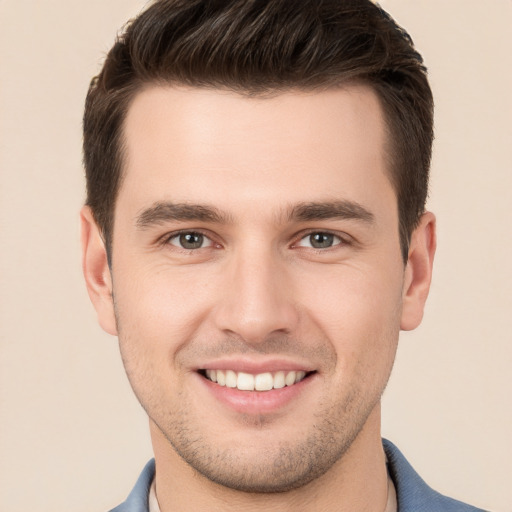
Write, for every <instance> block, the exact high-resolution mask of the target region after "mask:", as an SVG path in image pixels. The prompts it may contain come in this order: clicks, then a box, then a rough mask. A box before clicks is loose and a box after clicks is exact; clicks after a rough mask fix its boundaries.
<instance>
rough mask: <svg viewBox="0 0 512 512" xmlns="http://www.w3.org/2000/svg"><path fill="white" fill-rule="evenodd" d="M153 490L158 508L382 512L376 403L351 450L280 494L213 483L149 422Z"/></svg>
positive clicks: (382, 475)
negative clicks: (307, 480)
mask: <svg viewBox="0 0 512 512" xmlns="http://www.w3.org/2000/svg"><path fill="white" fill-rule="evenodd" d="M150 428H151V438H152V443H153V449H154V452H155V460H156V493H157V497H158V502H159V505H160V509H161V512H169V511H173V512H184V511H189V510H208V511H210V512H217V511H219V512H220V511H222V512H231V511H233V512H234V511H237V512H257V511H266V510H268V508H269V507H270V508H271V510H273V511H276V512H287V511H293V512H303V511H304V512H305V511H308V512H314V511H322V512H324V511H325V512H329V511H333V512H334V511H336V512H360V511H361V512H362V511H363V510H364V511H372V512H383V511H384V510H385V507H386V501H387V488H388V487H387V471H386V464H385V455H384V451H383V448H382V442H381V434H380V405H377V406H376V407H375V409H374V410H373V411H372V413H371V414H370V416H369V417H368V420H367V422H366V424H365V426H364V427H363V429H362V430H361V431H360V433H359V435H358V436H357V437H356V439H355V440H354V441H353V443H352V444H351V446H350V448H349V449H348V450H347V452H346V453H345V454H344V455H343V457H342V458H341V459H340V460H338V461H337V462H336V463H335V464H334V465H333V466H332V467H331V468H330V469H329V470H328V471H327V472H326V473H325V474H324V475H322V476H320V477H319V478H317V479H315V480H313V481H312V482H310V483H309V484H307V485H304V486H303V487H300V488H298V489H294V490H291V491H287V492H282V493H269V494H264V493H246V492H241V491H237V490H233V489H230V488H227V487H224V486H222V485H218V484H216V483H214V482H211V481H210V480H208V479H207V478H205V477H204V476H203V475H201V474H199V473H198V472H197V471H195V470H194V469H193V468H192V467H191V466H190V465H189V464H187V463H186V462H185V461H184V460H183V459H182V458H181V457H180V456H179V455H178V454H177V453H176V452H175V451H174V449H173V448H172V446H171V445H170V444H169V442H168V441H167V439H166V438H165V437H164V436H163V434H162V433H161V431H160V430H159V429H158V427H156V425H154V424H153V423H151V425H150Z"/></svg>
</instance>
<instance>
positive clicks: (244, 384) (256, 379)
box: [201, 370, 312, 391]
mask: <svg viewBox="0 0 512 512" xmlns="http://www.w3.org/2000/svg"><path fill="white" fill-rule="evenodd" d="M309 373H312V372H306V371H303V370H299V371H277V372H265V373H258V374H256V375H253V374H251V373H244V372H235V371H233V370H203V371H202V372H201V374H202V375H203V376H205V377H206V378H207V379H208V380H210V381H212V382H216V383H217V384H218V385H219V386H226V387H228V388H237V389H239V390H240V391H270V390H271V389H281V388H284V387H286V386H293V385H294V384H297V383H299V382H300V381H302V380H304V378H306V377H307V376H308V375H309Z"/></svg>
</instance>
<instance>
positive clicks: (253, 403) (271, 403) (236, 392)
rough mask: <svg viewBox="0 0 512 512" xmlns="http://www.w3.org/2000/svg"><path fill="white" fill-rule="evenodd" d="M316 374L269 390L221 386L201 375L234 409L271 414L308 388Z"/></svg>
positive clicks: (245, 412)
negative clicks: (242, 389) (247, 389)
mask: <svg viewBox="0 0 512 512" xmlns="http://www.w3.org/2000/svg"><path fill="white" fill-rule="evenodd" d="M314 377H315V375H314V374H313V375H309V376H308V377H306V378H305V379H303V380H301V381H300V382H298V383H297V384H293V386H286V387H284V388H281V389H271V390H269V391H241V390H240V389H237V388H229V387H227V386H219V384H217V383H215V382H212V381H211V380H208V379H207V378H205V377H203V376H201V375H199V378H200V379H201V381H203V383H204V385H205V386H206V388H207V389H208V390H209V392H211V393H212V394H213V395H214V396H215V398H216V399H217V400H219V401H220V402H221V403H223V404H225V405H227V406H229V407H230V408H231V409H232V410H234V411H236V412H239V413H243V414H270V413H275V412H278V411H279V410H280V409H282V408H284V407H286V406H287V405H289V404H290V403H291V402H293V401H294V400H296V399H297V398H298V396H299V395H300V394H302V393H304V391H305V390H306V388H308V387H309V386H310V385H311V384H312V382H313V381H314V380H316V379H315V378H314Z"/></svg>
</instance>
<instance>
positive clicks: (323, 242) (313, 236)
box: [297, 231, 343, 249]
mask: <svg viewBox="0 0 512 512" xmlns="http://www.w3.org/2000/svg"><path fill="white" fill-rule="evenodd" d="M341 243H343V240H342V239H341V238H340V237H339V236H336V235H333V234H332V233H324V232H321V231H317V232H315V233H310V234H309V235H307V236H305V237H304V238H301V240H300V241H299V243H298V244H297V246H298V247H312V248H313V249H329V248H330V247H333V246H335V245H340V244H341Z"/></svg>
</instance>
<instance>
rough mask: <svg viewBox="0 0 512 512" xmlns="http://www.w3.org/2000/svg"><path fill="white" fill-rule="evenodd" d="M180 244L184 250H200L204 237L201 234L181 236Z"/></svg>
mask: <svg viewBox="0 0 512 512" xmlns="http://www.w3.org/2000/svg"><path fill="white" fill-rule="evenodd" d="M180 244H181V246H182V247H183V248H184V249H199V248H200V247H201V245H203V235H201V234H200V233H185V234H183V235H180Z"/></svg>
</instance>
